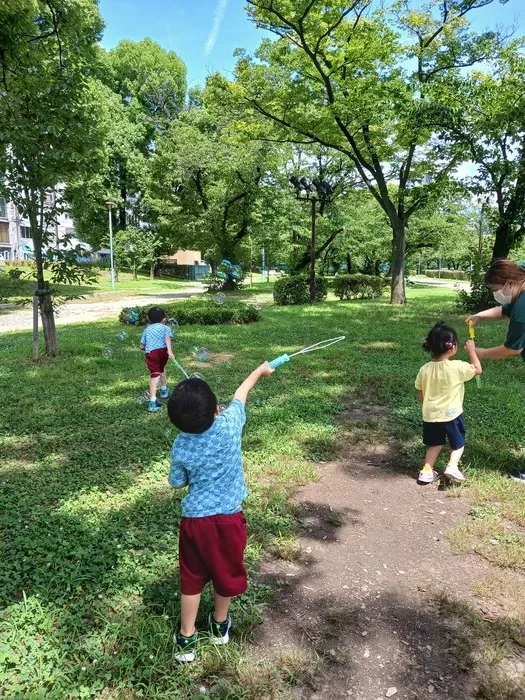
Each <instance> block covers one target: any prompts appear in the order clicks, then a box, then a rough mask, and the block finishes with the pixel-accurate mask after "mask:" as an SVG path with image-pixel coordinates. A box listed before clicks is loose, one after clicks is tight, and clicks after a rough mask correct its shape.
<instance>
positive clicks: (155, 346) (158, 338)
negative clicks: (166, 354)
mask: <svg viewBox="0 0 525 700" xmlns="http://www.w3.org/2000/svg"><path fill="white" fill-rule="evenodd" d="M166 337H168V338H173V333H172V332H171V328H170V327H169V326H166V325H165V324H164V323H150V325H149V326H146V328H145V329H144V332H143V334H142V337H141V339H140V344H141V345H144V352H145V353H146V355H147V354H148V352H151V351H152V350H160V349H162V348H167V347H168V346H167V345H166Z"/></svg>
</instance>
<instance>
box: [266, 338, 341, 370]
mask: <svg viewBox="0 0 525 700" xmlns="http://www.w3.org/2000/svg"><path fill="white" fill-rule="evenodd" d="M345 338H346V336H344V335H339V336H337V338H329V339H328V340H322V341H321V342H320V343H315V345H310V346H308V347H307V348H303V349H302V350H298V351H297V352H293V353H292V354H291V355H280V356H279V357H276V358H275V360H272V361H271V362H269V363H268V364H269V365H270V367H271V368H272V369H277V367H280V366H281V365H284V364H285V363H286V362H289V361H290V360H291V358H292V357H295V356H296V355H304V354H306V353H307V352H314V350H324V349H325V348H329V347H330V346H331V345H334V344H335V343H340V342H341V340H344V339H345Z"/></svg>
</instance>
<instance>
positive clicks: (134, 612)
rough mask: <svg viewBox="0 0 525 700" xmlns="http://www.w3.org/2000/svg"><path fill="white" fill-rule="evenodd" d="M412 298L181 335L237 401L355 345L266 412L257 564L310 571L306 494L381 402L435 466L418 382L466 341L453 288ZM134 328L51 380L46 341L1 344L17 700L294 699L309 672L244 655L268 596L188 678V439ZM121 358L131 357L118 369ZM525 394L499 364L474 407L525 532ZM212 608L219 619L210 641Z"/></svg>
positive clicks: (409, 449) (9, 677)
mask: <svg viewBox="0 0 525 700" xmlns="http://www.w3.org/2000/svg"><path fill="white" fill-rule="evenodd" d="M410 297H411V298H410V302H411V303H410V304H409V305H408V306H407V307H405V308H401V307H399V308H397V307H390V306H389V305H388V304H387V303H386V302H385V301H383V300H381V301H378V302H359V301H358V302H345V303H339V302H333V301H330V302H327V303H325V304H321V305H318V306H315V307H313V308H310V307H288V308H275V307H268V308H265V309H264V310H263V312H262V316H263V318H262V321H261V322H260V323H258V324H254V325H253V326H251V327H228V328H225V327H214V328H207V327H184V328H183V329H181V331H180V333H179V343H178V344H177V345H176V355H177V357H178V358H179V359H181V361H182V363H183V364H184V365H185V366H186V365H187V367H188V368H189V369H192V370H193V371H196V370H197V369H198V371H200V372H201V373H202V374H203V375H204V377H205V378H206V379H207V380H208V381H210V384H211V385H212V386H213V387H214V389H215V390H216V392H217V394H218V398H219V400H220V401H224V400H227V399H228V398H229V397H231V395H232V393H233V391H234V389H235V388H236V386H237V385H238V383H239V382H240V381H241V380H242V379H243V378H244V376H245V375H246V374H247V373H248V372H249V371H250V370H251V369H252V368H253V367H254V366H256V364H258V363H260V362H261V361H262V360H263V359H272V358H273V357H275V356H277V355H279V354H282V352H285V351H288V350H290V349H298V348H299V347H301V346H303V345H308V344H311V343H312V342H315V341H317V340H321V339H323V338H326V337H332V336H335V335H339V334H343V335H347V342H346V343H342V344H340V345H339V346H334V348H333V349H331V350H330V351H327V352H326V353H318V354H313V355H311V356H309V357H307V358H301V359H299V360H298V361H292V362H290V363H289V365H288V366H287V367H286V368H281V369H280V370H278V372H277V373H276V374H275V375H274V377H272V378H271V379H269V380H267V381H265V382H261V383H260V386H258V387H257V389H256V390H255V391H254V393H253V395H252V397H251V398H250V401H249V405H248V424H247V428H246V432H245V438H244V454H245V464H246V471H247V476H248V481H249V486H250V489H251V495H250V497H249V499H248V501H247V503H246V511H247V514H248V520H249V528H250V542H249V548H248V552H247V559H248V563H249V565H250V566H251V567H253V566H254V564H255V563H256V561H257V560H258V558H259V557H260V556H261V554H262V552H263V551H264V550H265V549H268V548H271V550H272V551H273V552H274V553H275V554H280V555H282V556H285V557H288V556H293V553H294V547H293V532H294V517H293V508H292V507H291V505H290V501H289V495H290V494H291V493H292V492H293V490H294V489H295V488H296V487H297V486H298V485H299V484H301V483H304V482H305V481H307V480H309V479H311V478H313V476H314V470H313V465H314V464H315V462H316V461H318V460H323V459H329V458H331V457H332V456H333V455H334V450H335V449H336V440H335V438H336V434H337V429H336V426H335V421H334V417H335V416H336V415H337V414H338V413H339V412H341V411H342V410H343V409H344V406H345V404H346V402H347V401H348V400H349V399H352V398H356V399H359V397H362V395H363V387H366V396H367V399H368V400H369V401H371V402H372V401H373V402H374V403H378V404H384V405H387V406H389V407H390V408H391V410H392V416H393V421H394V424H395V433H396V437H397V438H398V440H399V441H400V443H401V444H402V446H403V449H404V452H405V457H406V465H407V470H408V471H410V472H415V471H417V467H418V466H419V461H420V459H421V456H422V448H421V445H420V436H419V421H420V417H419V410H420V409H419V406H418V405H417V401H416V399H415V395H414V393H413V390H412V387H413V381H414V378H415V375H416V373H417V369H418V367H419V366H420V365H421V364H422V363H423V362H424V361H425V359H426V358H425V355H424V354H423V353H422V352H421V349H420V344H421V339H422V338H423V336H424V334H425V333H426V332H427V331H428V328H430V326H431V325H433V323H434V322H435V321H436V320H439V319H440V318H444V319H445V320H447V321H449V322H451V323H452V324H453V325H454V326H455V327H456V328H457V329H458V331H460V333H461V331H462V329H461V325H460V324H461V320H460V317H459V316H458V315H457V314H455V313H454V311H453V308H452V301H453V295H452V293H448V292H444V291H443V290H416V291H410ZM118 330H119V326H118V325H117V324H116V322H97V323H95V324H91V325H89V326H88V325H80V326H72V327H69V328H64V329H63V330H61V347H62V348H63V350H62V355H61V357H60V359H59V360H58V361H57V362H49V363H43V364H42V365H38V366H36V365H34V364H32V363H31V362H30V361H29V359H28V357H29V352H30V338H29V334H28V333H9V334H3V335H1V336H0V351H2V356H3V357H5V361H4V362H3V363H2V366H1V367H0V387H1V389H2V390H3V395H4V396H11V397H13V399H12V401H11V402H10V405H9V407H8V411H7V412H5V413H4V414H3V415H2V418H1V425H0V435H1V440H0V457H1V458H2V462H1V464H2V466H1V469H0V489H1V492H0V498H1V500H2V505H3V508H2V510H1V512H0V533H1V534H0V537H1V539H0V557H1V561H2V566H1V567H0V605H1V612H0V692H1V693H2V694H3V695H4V696H5V697H17V696H18V697H31V698H40V697H42V698H44V697H45V698H51V699H53V698H64V697H101V698H126V700H127V699H128V698H132V699H133V698H135V697H148V698H158V699H159V700H160V699H164V698H181V699H182V698H193V697H201V698H202V697H206V694H207V692H208V691H209V690H210V688H213V689H214V691H215V692H214V694H213V696H214V697H228V698H239V699H244V698H246V699H248V698H264V697H280V696H282V697H285V695H286V693H287V687H288V686H289V683H295V682H297V681H298V680H299V679H300V677H301V675H302V674H303V673H305V670H306V668H307V667H309V665H310V662H311V659H298V658H295V657H294V658H283V659H282V660H281V661H280V662H278V663H277V664H276V665H275V664H274V665H271V666H269V665H268V664H266V663H265V662H264V660H262V661H261V660H254V659H253V658H252V657H251V656H250V654H249V652H248V653H247V650H246V648H245V644H244V642H245V640H249V639H250V637H251V635H253V634H254V631H255V630H256V628H257V625H258V624H259V622H261V620H262V616H261V604H263V603H264V602H265V601H267V600H268V599H269V596H270V591H268V590H267V589H266V588H265V587H263V586H257V585H255V584H253V583H252V585H251V587H250V589H249V590H248V592H247V594H245V595H244V596H242V597H241V598H240V599H239V600H237V601H236V603H235V604H234V607H233V611H232V613H233V616H234V619H235V623H236V627H237V637H236V639H237V641H238V642H240V643H239V644H234V645H232V646H231V647H228V648H224V649H222V648H214V649H208V648H207V645H206V641H205V640H203V644H202V646H201V654H200V660H199V662H198V663H196V664H195V665H194V666H191V667H188V668H182V669H181V668H179V667H177V666H174V664H173V661H172V657H171V653H172V644H171V634H172V631H173V629H174V626H175V624H176V620H177V615H178V581H177V546H176V543H177V522H178V519H179V517H180V500H179V498H180V497H178V496H177V495H176V494H173V493H172V492H171V491H170V489H169V488H168V487H167V484H166V476H167V469H168V452H169V448H170V444H171V441H172V440H173V437H174V435H175V433H174V431H173V430H172V429H171V428H170V426H169V424H168V422H167V420H166V417H165V416H164V415H155V416H150V415H148V414H147V413H146V412H145V411H144V409H143V407H142V406H140V405H138V403H137V402H136V398H137V397H138V396H139V395H140V394H141V393H142V391H143V389H144V388H145V384H146V377H145V372H144V367H143V360H142V357H141V355H140V353H139V352H138V351H137V350H136V343H137V341H138V335H139V333H140V331H139V329H135V330H133V331H132V332H131V333H130V334H129V336H128V338H127V339H126V341H125V342H123V343H119V341H117V340H116V334H117V333H118ZM501 333H502V329H501V327H500V328H499V329H498V328H496V326H495V324H494V325H493V326H492V327H490V328H487V329H486V332H485V329H483V332H480V333H479V340H480V343H481V344H496V342H499V338H500V334H501ZM135 336H137V337H135ZM109 345H111V346H112V347H113V349H114V352H113V354H112V356H111V357H110V358H107V357H103V356H102V350H103V349H104V348H105V347H107V346H109ZM194 345H200V346H206V347H207V348H208V349H209V350H210V351H211V352H212V358H211V361H210V363H207V364H203V365H197V364H192V361H191V359H190V357H189V349H190V348H191V347H192V346H194ZM175 379H176V380H178V377H176V378H175V377H174V380H175ZM523 380H525V372H524V371H523V367H522V366H521V365H519V364H517V363H510V362H509V363H499V364H498V365H497V364H496V363H492V365H491V366H490V367H489V366H488V363H487V368H486V371H485V374H484V382H485V383H484V387H483V389H482V390H481V392H479V394H477V393H475V391H476V390H475V386H474V385H473V383H472V386H468V387H467V398H466V412H467V417H468V422H469V435H470V441H469V446H468V448H467V452H466V459H465V466H466V471H467V474H468V475H469V477H470V481H471V483H472V484H473V487H472V488H471V489H470V491H468V493H469V494H470V497H472V498H477V499H478V501H492V499H494V502H495V503H497V505H495V506H494V507H495V508H498V509H500V510H501V513H502V515H503V514H504V516H505V518H506V521H507V522H512V523H515V525H516V527H518V528H519V527H520V526H521V525H522V524H523V521H522V518H523V517H525V514H524V513H523V512H522V511H521V507H522V504H523V501H521V500H520V494H519V493H517V492H516V486H514V485H512V484H511V483H508V482H507V480H506V479H505V478H504V476H502V473H503V472H505V471H506V469H507V468H511V467H512V466H515V464H516V463H518V462H519V460H520V459H521V456H520V449H521V447H520V442H519V441H520V439H523V438H522V437H521V433H520V428H521V427H522V419H521V413H520V410H519V409H520V408H521V406H522V404H523V399H524V392H525V381H523ZM495 415H496V416H498V418H499V421H500V423H501V425H502V426H503V427H502V428H500V427H499V426H498V425H497V424H496V423H495ZM478 486H479V488H478ZM481 487H482V490H481V491H480V489H481ZM476 489H477V490H476ZM476 494H478V495H476ZM496 498H497V499H498V500H497V501H496V500H495V499H496ZM207 600H208V603H209V602H210V599H209V597H208V599H207ZM206 612H207V610H206V605H204V607H203V612H202V616H201V619H200V622H201V626H202V622H203V620H204V617H205V615H206ZM202 688H205V692H204V693H203V692H202Z"/></svg>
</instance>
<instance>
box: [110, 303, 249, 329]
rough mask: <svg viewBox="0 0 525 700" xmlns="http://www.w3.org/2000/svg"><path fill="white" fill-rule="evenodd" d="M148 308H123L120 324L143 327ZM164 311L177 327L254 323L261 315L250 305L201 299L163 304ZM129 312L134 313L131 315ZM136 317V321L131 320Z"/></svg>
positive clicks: (146, 318)
mask: <svg viewBox="0 0 525 700" xmlns="http://www.w3.org/2000/svg"><path fill="white" fill-rule="evenodd" d="M150 308H151V305H150V306H134V307H129V308H124V309H122V311H121V312H120V314H119V319H118V320H119V321H120V323H125V324H127V325H134V326H145V325H147V323H148V316H147V313H148V309H150ZM163 308H164V310H165V311H166V315H167V317H168V318H175V319H177V323H178V324H179V326H189V325H199V326H219V325H222V324H227V323H232V324H233V323H239V324H244V323H254V322H255V321H259V319H260V318H261V313H260V311H259V309H256V308H255V306H252V305H251V304H244V303H240V302H226V303H225V304H221V305H218V304H214V303H213V302H212V301H203V300H201V299H197V300H188V301H179V302H176V303H174V304H164V305H163ZM130 311H131V312H135V314H133V313H132V314H131V317H132V318H131V320H130ZM135 315H136V317H137V319H138V320H137V321H134V320H133V318H134V316H135Z"/></svg>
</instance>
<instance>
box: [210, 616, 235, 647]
mask: <svg viewBox="0 0 525 700" xmlns="http://www.w3.org/2000/svg"><path fill="white" fill-rule="evenodd" d="M208 624H209V626H210V630H211V641H212V642H213V644H228V642H229V641H230V632H231V629H232V619H231V617H230V616H229V615H228V617H227V618H226V620H224V622H215V619H214V617H213V613H210V614H209V616H208Z"/></svg>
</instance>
